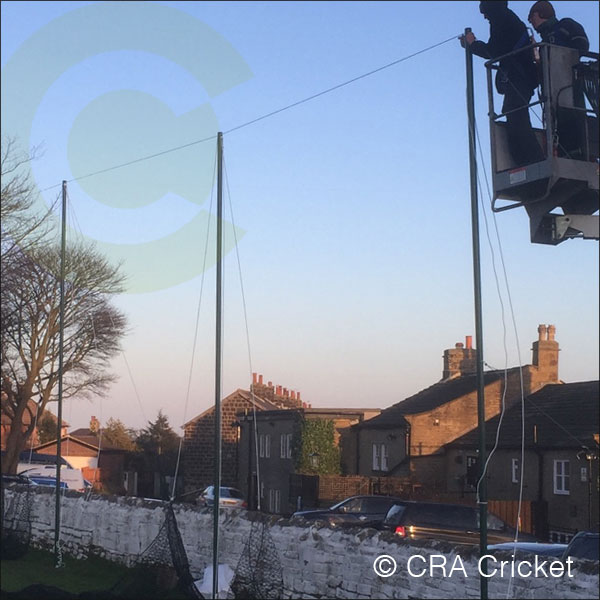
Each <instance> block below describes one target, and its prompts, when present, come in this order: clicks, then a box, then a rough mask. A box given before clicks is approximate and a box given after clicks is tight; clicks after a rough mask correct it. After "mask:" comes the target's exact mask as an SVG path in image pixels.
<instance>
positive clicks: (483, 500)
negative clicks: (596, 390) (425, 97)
mask: <svg viewBox="0 0 600 600" xmlns="http://www.w3.org/2000/svg"><path fill="white" fill-rule="evenodd" d="M467 33H471V29H470V28H469V27H468V28H467V29H465V36H466V35H467ZM465 56H466V71H467V115H468V120H469V167H470V174H471V230H472V238H473V288H474V299H475V344H476V346H475V347H476V354H475V355H476V357H477V424H478V430H479V482H478V485H477V491H478V494H477V501H478V503H479V551H480V557H481V556H485V555H486V554H487V485H486V481H485V472H484V468H485V462H486V448H485V386H484V381H483V325H482V309H481V259H480V250H479V206H478V197H477V160H476V152H475V150H476V138H475V94H474V89H473V53H472V52H471V48H470V46H469V44H467V42H466V41H465ZM480 573H486V574H487V560H486V559H484V560H482V561H481V567H480ZM479 590H480V596H481V600H487V597H488V585H487V578H486V577H484V576H483V575H481V574H480V575H479Z"/></svg>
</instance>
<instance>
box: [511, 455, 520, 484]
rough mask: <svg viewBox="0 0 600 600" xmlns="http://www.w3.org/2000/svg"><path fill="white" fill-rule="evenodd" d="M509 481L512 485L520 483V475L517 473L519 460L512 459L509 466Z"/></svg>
mask: <svg viewBox="0 0 600 600" xmlns="http://www.w3.org/2000/svg"><path fill="white" fill-rule="evenodd" d="M510 480H511V481H512V482H513V483H519V482H520V481H521V474H520V471H519V459H518V458H513V459H512V460H511V464H510Z"/></svg>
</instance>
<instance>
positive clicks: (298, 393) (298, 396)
mask: <svg viewBox="0 0 600 600" xmlns="http://www.w3.org/2000/svg"><path fill="white" fill-rule="evenodd" d="M296 397H297V398H298V400H300V392H297V396H296Z"/></svg>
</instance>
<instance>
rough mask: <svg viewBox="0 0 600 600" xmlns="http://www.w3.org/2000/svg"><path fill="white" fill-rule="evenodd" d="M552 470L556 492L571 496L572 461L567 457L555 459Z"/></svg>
mask: <svg viewBox="0 0 600 600" xmlns="http://www.w3.org/2000/svg"><path fill="white" fill-rule="evenodd" d="M559 466H560V468H559ZM552 471H553V477H552V481H553V484H554V493H555V494H556V495H557V496H569V495H570V494H571V461H570V460H569V459H565V458H556V459H554V461H553V468H552Z"/></svg>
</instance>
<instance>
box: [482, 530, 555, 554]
mask: <svg viewBox="0 0 600 600" xmlns="http://www.w3.org/2000/svg"><path fill="white" fill-rule="evenodd" d="M520 537H521V534H519V538H520ZM566 548H567V544H550V543H544V542H521V541H519V542H517V543H516V544H515V543H514V542H502V543H501V544H492V545H491V546H488V551H489V552H492V553H493V552H495V551H496V550H498V551H502V552H515V551H516V552H518V553H525V554H537V555H538V556H554V557H556V558H560V557H561V556H562V555H563V554H564V551H565V549H566Z"/></svg>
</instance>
